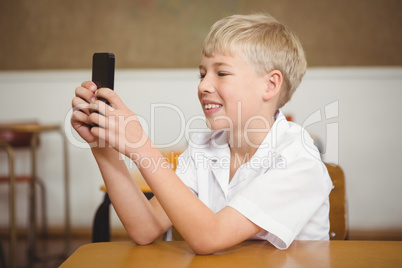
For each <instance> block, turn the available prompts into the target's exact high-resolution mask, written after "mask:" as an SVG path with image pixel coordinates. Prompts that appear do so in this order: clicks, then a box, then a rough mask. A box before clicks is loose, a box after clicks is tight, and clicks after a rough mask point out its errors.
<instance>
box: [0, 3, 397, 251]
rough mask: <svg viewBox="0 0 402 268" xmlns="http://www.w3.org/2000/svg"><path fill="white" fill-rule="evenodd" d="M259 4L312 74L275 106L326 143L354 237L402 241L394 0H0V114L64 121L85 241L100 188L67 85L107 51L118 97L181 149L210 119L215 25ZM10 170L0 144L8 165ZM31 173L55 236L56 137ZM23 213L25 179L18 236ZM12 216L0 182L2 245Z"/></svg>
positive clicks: (163, 140)
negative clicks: (205, 115) (206, 102)
mask: <svg viewBox="0 0 402 268" xmlns="http://www.w3.org/2000/svg"><path fill="white" fill-rule="evenodd" d="M255 12H267V13H270V14H271V15H273V16H274V17H275V18H276V19H278V20H279V21H280V22H282V23H283V24H285V25H287V26H289V27H290V28H291V29H292V30H293V31H294V32H295V33H296V34H297V35H298V36H299V38H300V40H301V42H302V45H303V47H304V49H305V51H306V55H307V61H308V71H307V74H306V76H305V79H304V80H303V82H302V84H301V85H300V87H299V89H298V90H297V91H296V93H295V95H294V97H293V99H292V100H291V102H290V103H288V104H287V105H286V106H285V107H284V108H283V111H284V113H285V114H287V115H289V116H291V117H292V120H293V121H295V122H296V123H298V124H300V125H303V126H305V127H306V129H307V130H308V131H309V132H310V133H311V134H312V135H313V136H314V137H315V138H316V140H317V141H318V142H319V143H320V144H321V149H322V153H323V159H324V161H326V162H331V163H334V164H339V165H340V166H341V167H342V168H343V170H344V172H345V176H346V193H347V199H348V217H349V219H348V221H349V238H350V239H387V240H401V239H402V210H401V208H400V207H401V204H402V195H401V194H400V192H401V190H402V180H401V172H400V169H399V164H400V161H401V160H402V157H401V153H400V152H401V149H402V142H401V140H400V136H401V133H402V127H401V124H400V120H401V116H402V108H401V101H400V100H401V98H402V50H401V48H402V1H400V0H354V1H346V0H339V1H330V0H302V1H297V0H282V1H273V0H265V1H259V0H217V1H212V0H192V1H186V0H165V1H164V0H113V1H106V0H86V1H81V0H68V1H67V0H60V1H52V0H36V1H30V0H13V1H11V0H3V1H0V51H2V56H1V58H0V123H11V122H22V121H32V120H34V121H38V122H39V123H41V124H59V125H61V126H62V127H63V128H64V129H65V133H66V135H67V137H68V140H69V142H68V147H69V161H70V166H69V172H70V189H71V193H70V197H71V200H70V206H71V225H72V235H73V237H79V238H80V239H83V240H84V241H87V242H90V236H91V227H92V222H93V217H94V215H95V211H96V209H97V207H98V206H99V204H100V203H101V201H102V199H103V195H104V193H103V192H102V191H101V190H100V186H101V185H102V184H103V183H102V178H101V176H100V173H99V170H98V168H97V165H96V163H95V161H94V159H93V157H92V156H91V152H90V150H89V149H88V148H86V146H85V144H84V143H83V142H82V141H81V140H80V139H79V138H78V137H77V136H76V135H75V134H74V133H73V131H72V130H71V128H70V125H69V116H70V115H71V111H70V106H71V100H72V98H73V96H74V90H75V88H76V87H77V86H79V85H80V83H81V82H82V81H85V80H90V79H91V64H92V54H93V53H94V52H113V53H114V54H115V56H116V68H117V69H116V79H115V90H116V92H118V93H119V95H120V97H121V98H122V99H123V100H124V102H125V103H126V105H128V106H129V107H130V108H131V109H132V110H133V111H135V112H136V113H137V114H138V115H139V116H140V117H141V118H142V121H143V123H144V125H146V128H147V129H148V131H149V134H150V135H151V137H152V138H153V140H154V142H155V143H156V144H157V145H159V146H160V148H161V149H163V150H165V151H182V150H183V149H184V148H185V147H186V144H187V139H186V136H187V133H188V132H190V131H189V130H196V129H198V128H200V129H203V128H205V126H204V125H205V124H204V122H203V120H202V119H201V118H202V110H201V108H200V107H199V104H198V99H197V95H196V94H197V84H198V70H197V68H198V65H199V62H200V56H201V47H202V42H203V39H204V37H205V36H206V34H207V33H208V31H209V27H210V26H211V25H212V24H213V23H214V22H215V21H217V20H218V19H220V18H222V17H225V16H228V15H232V14H239V13H240V14H249V13H255ZM183 118H184V119H185V120H184V121H183ZM193 132H194V131H193ZM7 165H8V162H7V156H6V154H5V153H2V152H0V172H1V173H2V174H7V172H8V166H7ZM127 165H129V167H130V168H131V169H135V167H133V165H132V164H131V163H130V162H129V161H127ZM37 169H38V176H39V177H40V178H41V179H42V180H43V182H44V184H45V186H46V189H47V193H46V198H47V200H48V205H47V212H48V229H49V233H50V235H52V236H55V237H56V236H58V235H60V234H61V233H63V231H64V230H63V221H64V218H63V216H64V214H63V206H64V205H63V202H64V199H63V198H64V196H63V193H64V189H63V183H62V182H63V180H62V169H63V157H62V146H61V139H60V137H59V136H58V135H56V134H54V133H51V132H49V133H44V134H42V135H41V143H40V147H39V150H38V163H37ZM16 172H20V173H24V172H25V173H29V172H30V155H29V153H27V152H24V151H21V152H19V151H18V152H17V153H16ZM116 179H118V178H116ZM27 208H28V187H27V186H26V185H25V186H24V185H19V186H17V226H18V230H19V233H20V234H24V233H25V232H26V227H27V226H28V222H27V221H28V217H27V215H28V212H27ZM8 217H9V216H8V186H7V185H0V234H1V237H2V243H3V246H6V244H7V234H8V219H9V218H8ZM111 226H112V236H113V235H114V236H119V235H120V236H123V237H124V229H123V227H122V225H121V224H120V222H119V220H118V218H117V216H116V215H115V214H113V212H112V216H111Z"/></svg>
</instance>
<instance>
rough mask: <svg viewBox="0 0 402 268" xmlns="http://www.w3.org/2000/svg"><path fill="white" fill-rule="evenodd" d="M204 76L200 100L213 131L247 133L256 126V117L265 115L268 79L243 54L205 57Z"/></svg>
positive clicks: (202, 66)
mask: <svg viewBox="0 0 402 268" xmlns="http://www.w3.org/2000/svg"><path fill="white" fill-rule="evenodd" d="M200 77H201V81H200V84H199V86H198V97H199V100H200V102H201V106H202V108H203V110H204V114H205V116H206V119H207V122H208V126H209V128H211V129H213V130H216V129H228V130H232V131H233V130H244V129H245V127H246V128H249V127H250V126H252V125H253V122H252V121H253V118H256V116H261V115H264V113H265V112H264V109H265V107H263V98H262V94H263V92H264V90H265V89H266V87H267V82H266V76H259V75H257V73H256V71H255V67H254V66H253V65H251V64H250V63H249V62H248V61H246V60H245V59H244V58H243V57H242V56H241V54H239V53H236V54H235V55H234V56H224V55H220V54H216V55H214V56H212V57H205V56H203V57H202V59H201V65H200ZM259 118H261V117H259ZM250 120H251V121H250ZM247 121H249V123H247Z"/></svg>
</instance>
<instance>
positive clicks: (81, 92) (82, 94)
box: [75, 87, 95, 103]
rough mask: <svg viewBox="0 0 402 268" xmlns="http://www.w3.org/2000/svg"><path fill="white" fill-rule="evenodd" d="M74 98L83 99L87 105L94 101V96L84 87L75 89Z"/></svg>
mask: <svg viewBox="0 0 402 268" xmlns="http://www.w3.org/2000/svg"><path fill="white" fill-rule="evenodd" d="M75 96H76V97H79V98H81V99H83V100H84V101H86V102H87V103H90V102H92V101H94V100H95V94H94V93H93V92H92V91H91V90H88V89H87V88H85V87H77V88H76V89H75Z"/></svg>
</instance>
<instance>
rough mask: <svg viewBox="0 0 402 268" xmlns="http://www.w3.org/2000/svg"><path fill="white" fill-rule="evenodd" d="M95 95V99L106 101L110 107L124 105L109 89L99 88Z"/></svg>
mask: <svg viewBox="0 0 402 268" xmlns="http://www.w3.org/2000/svg"><path fill="white" fill-rule="evenodd" d="M95 95H96V97H97V98H104V99H106V100H107V101H108V102H109V103H110V105H112V106H114V107H121V106H122V105H124V103H123V101H122V100H121V99H120V97H119V96H118V95H117V94H116V93H115V92H114V91H113V90H111V89H110V88H100V89H99V90H98V91H96V93H95Z"/></svg>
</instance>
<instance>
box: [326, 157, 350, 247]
mask: <svg viewBox="0 0 402 268" xmlns="http://www.w3.org/2000/svg"><path fill="white" fill-rule="evenodd" d="M325 165H326V167H327V169H328V173H329V176H330V177H331V180H332V184H333V185H334V189H332V191H331V194H330V195H329V204H330V210H329V222H330V225H331V227H330V231H329V234H330V239H331V240H345V239H346V238H347V235H348V221H347V209H346V208H347V206H346V191H345V174H344V173H343V170H342V168H341V167H340V166H338V165H332V164H328V163H325Z"/></svg>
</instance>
